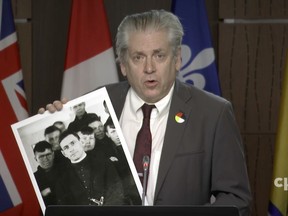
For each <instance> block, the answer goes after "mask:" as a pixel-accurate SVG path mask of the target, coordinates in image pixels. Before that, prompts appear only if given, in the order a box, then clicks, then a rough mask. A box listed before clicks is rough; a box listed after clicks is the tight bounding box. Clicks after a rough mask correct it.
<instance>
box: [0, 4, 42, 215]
mask: <svg viewBox="0 0 288 216" xmlns="http://www.w3.org/2000/svg"><path fill="white" fill-rule="evenodd" d="M0 81H1V83H0V104H1V117H0V214H1V216H26V215H27V216H36V215H37V216H39V213H40V206H39V204H38V201H37V198H36V194H35V192H34V190H33V187H32V183H31V181H30V178H29V175H28V173H27V170H26V167H25V164H24V161H23V159H22V156H21V153H20V151H19V148H18V145H17V143H16V141H15V139H14V136H13V133H12V130H11V124H13V123H15V122H18V121H20V120H23V119H25V118H27V117H28V111H27V104H26V97H25V93H24V85H23V84H24V82H23V77H22V71H21V64H20V56H19V47H18V43H17V36H16V32H15V25H14V18H13V13H12V7H11V2H10V0H0Z"/></svg>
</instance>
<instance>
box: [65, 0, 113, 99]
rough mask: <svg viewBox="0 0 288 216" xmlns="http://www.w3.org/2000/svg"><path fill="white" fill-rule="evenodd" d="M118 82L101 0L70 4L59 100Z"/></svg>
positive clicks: (77, 1)
mask: <svg viewBox="0 0 288 216" xmlns="http://www.w3.org/2000/svg"><path fill="white" fill-rule="evenodd" d="M114 82H118V73H117V68H116V61H115V56H114V51H113V47H112V41H111V36H110V31H109V28H108V21H107V18H106V12H105V7H104V3H103V0H85V1H83V0H73V1H72V10H71V19H70V28H69V36H68V45H67V53H66V62H65V71H64V76H63V84H62V92H61V97H65V98H67V99H69V100H70V99H74V98H76V97H79V96H81V95H83V94H85V93H87V92H89V91H92V90H94V89H96V88H97V87H99V86H102V85H105V84H109V83H114Z"/></svg>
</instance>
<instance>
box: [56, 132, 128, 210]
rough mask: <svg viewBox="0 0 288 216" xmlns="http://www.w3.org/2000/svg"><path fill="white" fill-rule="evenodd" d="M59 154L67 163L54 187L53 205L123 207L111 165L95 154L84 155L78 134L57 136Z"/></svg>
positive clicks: (117, 178)
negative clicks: (54, 202) (67, 160)
mask: <svg viewBox="0 0 288 216" xmlns="http://www.w3.org/2000/svg"><path fill="white" fill-rule="evenodd" d="M60 146H61V149H62V150H61V151H62V153H63V155H64V156H65V157H67V158H68V159H69V160H70V163H67V164H66V166H65V167H63V173H62V174H61V175H59V178H58V179H57V183H56V186H55V191H56V197H57V204H62V205H63V204H64V205H125V204H128V203H125V200H124V199H125V197H124V190H123V186H122V182H121V179H120V177H119V175H118V173H117V171H116V169H115V167H114V165H113V164H112V163H111V162H110V161H109V160H108V159H107V158H106V157H105V156H104V153H102V152H101V151H98V152H97V153H95V154H94V155H93V156H91V155H87V154H86V152H85V151H84V148H83V145H82V143H81V141H80V138H79V136H78V134H76V133H75V132H73V131H69V130H66V131H64V132H63V133H62V134H61V136H60Z"/></svg>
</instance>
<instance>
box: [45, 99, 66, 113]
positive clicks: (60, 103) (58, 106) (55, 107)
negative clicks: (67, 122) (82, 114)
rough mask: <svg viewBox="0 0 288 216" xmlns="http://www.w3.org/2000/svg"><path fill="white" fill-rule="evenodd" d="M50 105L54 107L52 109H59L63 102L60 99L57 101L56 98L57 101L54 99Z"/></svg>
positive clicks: (61, 107)
mask: <svg viewBox="0 0 288 216" xmlns="http://www.w3.org/2000/svg"><path fill="white" fill-rule="evenodd" d="M48 105H49V104H48ZM52 106H53V107H54V109H56V110H58V111H60V110H62V109H63V102H62V100H61V101H58V100H57V101H54V102H53V105H52ZM49 108H50V107H49ZM47 109H48V108H47Z"/></svg>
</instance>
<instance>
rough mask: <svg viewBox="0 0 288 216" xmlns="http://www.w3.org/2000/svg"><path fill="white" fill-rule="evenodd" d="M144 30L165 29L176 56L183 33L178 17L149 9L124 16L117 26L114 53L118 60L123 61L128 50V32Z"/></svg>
mask: <svg viewBox="0 0 288 216" xmlns="http://www.w3.org/2000/svg"><path fill="white" fill-rule="evenodd" d="M146 30H152V31H159V30H160V31H167V36H168V39H169V41H170V44H171V46H172V50H173V54H174V55H175V56H176V53H177V50H178V48H180V46H181V43H182V38H183V35H184V32H183V27H182V24H181V22H180V21H179V19H178V17H177V16H175V15H174V14H173V13H171V12H168V11H165V10H151V11H147V12H143V13H137V14H132V15H128V16H126V17H125V18H124V19H123V21H122V22H121V23H120V25H119V27H118V32H117V35H116V54H117V61H118V62H122V63H123V62H125V60H126V56H127V55H126V54H127V50H128V41H129V34H130V33H132V32H141V31H143V32H144V31H146Z"/></svg>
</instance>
